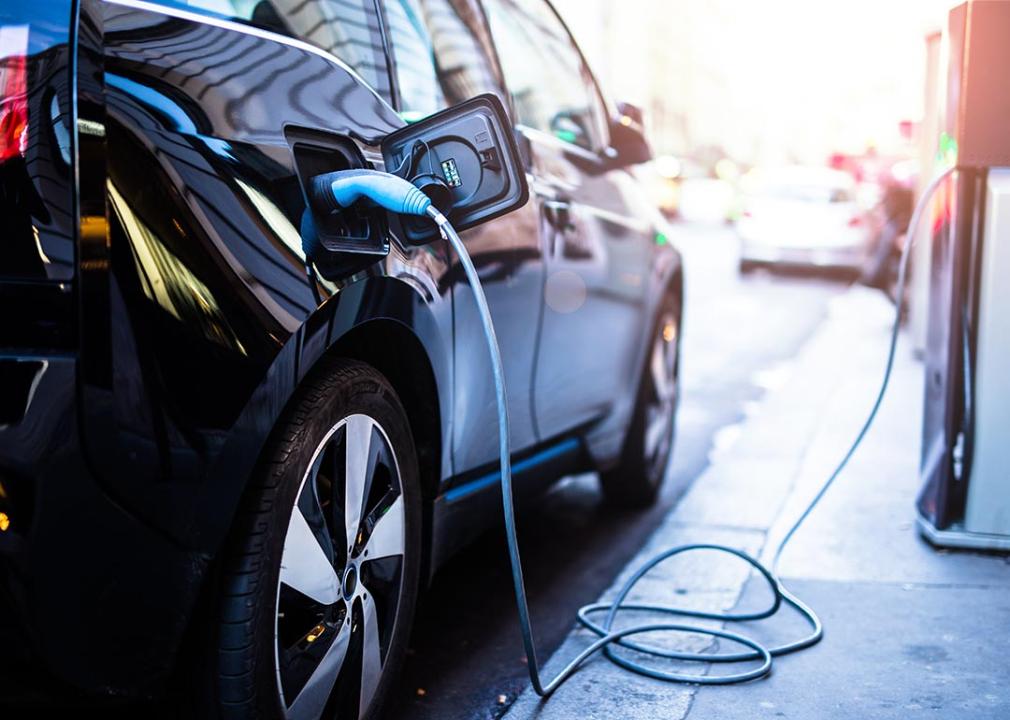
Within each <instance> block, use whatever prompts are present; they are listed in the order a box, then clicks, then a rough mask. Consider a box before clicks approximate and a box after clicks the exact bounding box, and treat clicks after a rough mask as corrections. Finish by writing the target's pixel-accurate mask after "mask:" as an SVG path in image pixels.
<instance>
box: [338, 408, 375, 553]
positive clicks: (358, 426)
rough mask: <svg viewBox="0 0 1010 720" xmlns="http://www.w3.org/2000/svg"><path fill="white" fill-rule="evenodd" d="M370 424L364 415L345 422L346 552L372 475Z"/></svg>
mask: <svg viewBox="0 0 1010 720" xmlns="http://www.w3.org/2000/svg"><path fill="white" fill-rule="evenodd" d="M373 435H374V430H373V425H372V420H371V419H370V418H369V417H367V416H365V415H351V416H350V417H349V418H347V433H346V446H347V459H346V463H345V470H344V527H345V528H346V529H347V551H348V552H350V551H351V548H353V547H354V545H355V541H356V540H357V535H358V528H359V526H360V525H361V518H362V515H363V514H364V512H365V501H366V500H367V499H368V491H369V484H370V480H371V472H372V465H373V462H372V456H373V452H372V437H373Z"/></svg>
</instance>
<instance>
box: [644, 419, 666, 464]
mask: <svg viewBox="0 0 1010 720" xmlns="http://www.w3.org/2000/svg"><path fill="white" fill-rule="evenodd" d="M666 428H667V421H666V413H665V412H664V409H663V407H662V406H659V407H651V408H649V409H648V417H647V419H646V426H645V457H646V458H648V459H650V460H651V459H652V458H653V457H655V455H656V450H657V449H658V448H659V443H660V441H661V440H662V437H663V433H664V432H665V431H666Z"/></svg>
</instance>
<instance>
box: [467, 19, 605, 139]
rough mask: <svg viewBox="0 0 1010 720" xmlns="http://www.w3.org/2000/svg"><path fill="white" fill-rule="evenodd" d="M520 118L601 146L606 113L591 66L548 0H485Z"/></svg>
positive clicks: (563, 136)
mask: <svg viewBox="0 0 1010 720" xmlns="http://www.w3.org/2000/svg"><path fill="white" fill-rule="evenodd" d="M484 6H485V7H486V8H487V13H488V20H489V21H490V23H491V33H492V35H493V36H494V40H495V46H496V47H497V48H498V57H499V58H500V59H501V64H502V72H503V73H504V75H505V83H506V85H507V86H508V89H509V92H511V94H512V99H513V104H514V106H515V111H516V114H517V116H518V118H517V119H518V121H519V122H520V123H521V124H523V125H526V126H528V127H531V128H534V129H536V130H541V131H543V132H546V133H550V134H551V135H553V136H555V137H557V138H559V139H561V140H564V141H565V142H570V143H574V144H575V145H579V146H581V147H584V148H587V149H591V150H599V149H602V147H603V146H604V144H605V143H604V137H605V132H604V130H603V127H604V125H603V123H604V122H605V113H604V111H603V107H602V104H601V102H600V99H599V95H598V94H597V92H596V87H595V85H594V83H593V80H592V75H590V73H589V70H588V68H586V66H585V63H584V62H583V61H582V57H581V55H580V54H579V51H578V49H577V48H576V47H575V45H574V44H573V43H572V41H571V38H570V37H569V35H568V32H567V31H566V30H565V27H564V25H562V23H561V22H560V21H559V20H558V18H557V16H556V15H555V14H554V12H553V11H552V10H551V9H550V7H549V6H548V5H547V4H546V3H544V2H543V0H485V2H484Z"/></svg>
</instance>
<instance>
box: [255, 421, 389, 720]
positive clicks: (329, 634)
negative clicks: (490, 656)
mask: <svg viewBox="0 0 1010 720" xmlns="http://www.w3.org/2000/svg"><path fill="white" fill-rule="evenodd" d="M404 523H405V508H404V499H403V488H402V481H401V477H400V472H399V469H398V467H397V464H396V456H395V454H394V452H393V449H392V447H391V446H390V442H389V439H388V436H387V434H386V432H385V431H384V430H383V428H382V427H381V426H380V425H379V423H378V422H376V420H375V419H373V418H371V417H369V416H367V415H363V414H355V415H350V416H348V417H346V418H344V419H343V420H341V421H340V422H339V423H337V425H335V426H334V427H333V428H332V429H331V430H330V431H329V432H328V433H327V434H326V436H325V437H324V438H323V440H322V442H321V443H320V444H319V446H318V447H317V448H316V450H315V452H314V454H313V457H312V462H311V463H310V464H309V469H308V471H307V472H306V474H305V477H304V478H303V480H302V484H301V487H300V488H299V491H298V496H297V500H296V502H295V505H294V508H293V509H292V513H291V520H290V522H289V524H288V529H287V533H286V536H285V540H284V550H283V555H282V559H281V569H280V578H279V582H278V588H277V602H276V621H275V638H276V640H275V653H276V668H277V687H278V691H279V693H280V699H281V706H282V708H283V709H284V712H285V715H286V717H287V718H291V719H292V720H308V719H315V718H319V717H323V716H326V717H333V716H337V717H340V718H345V717H347V718H362V717H365V715H366V713H367V712H368V708H369V707H370V705H371V703H372V700H373V698H374V696H375V693H376V690H377V688H378V685H379V679H380V677H381V676H382V672H383V669H384V667H385V664H386V658H387V654H388V651H389V645H390V641H391V639H392V636H393V629H394V626H395V623H396V620H397V611H398V608H399V604H400V601H401V591H402V586H403V564H404V546H405V529H404Z"/></svg>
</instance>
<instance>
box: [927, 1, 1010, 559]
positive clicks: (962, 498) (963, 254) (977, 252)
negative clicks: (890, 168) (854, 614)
mask: <svg viewBox="0 0 1010 720" xmlns="http://www.w3.org/2000/svg"><path fill="white" fill-rule="evenodd" d="M1007 38H1010V2H1006V1H1005V0H970V1H969V2H967V3H964V4H962V5H959V6H958V7H956V8H954V9H953V10H951V12H950V15H949V20H948V28H947V37H946V40H947V47H946V51H947V60H948V68H947V93H946V108H945V118H944V127H945V130H944V135H943V136H942V138H943V139H942V142H943V143H945V144H946V145H947V146H948V147H950V148H952V149H956V152H957V173H956V175H954V176H951V177H950V178H949V179H948V180H947V185H946V187H945V188H944V190H945V192H942V193H941V194H940V195H939V197H938V200H939V201H938V203H937V204H936V205H934V217H933V224H932V228H931V245H932V247H931V253H930V257H931V260H930V270H929V284H930V301H929V309H928V329H927V335H926V351H925V363H926V368H925V370H926V375H925V376H926V381H925V407H924V414H923V433H922V460H921V465H920V475H921V478H922V482H923V487H922V490H921V492H920V494H919V498H918V501H917V506H918V512H919V523H918V524H919V529H920V531H921V532H922V534H923V535H924V536H925V537H926V538H927V539H928V540H929V541H930V542H931V543H933V544H934V545H938V546H943V547H960V548H976V549H990V550H1010V373H1008V371H1007V368H1008V367H1010V311H1008V308H1010V284H1008V282H1007V280H1006V278H1007V277H1010V132H1008V130H1007V128H1008V127H1010V84H1008V83H1007V82H1006V74H1005V72H1006V68H1008V67H1010V44H1008V43H1007Z"/></svg>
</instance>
